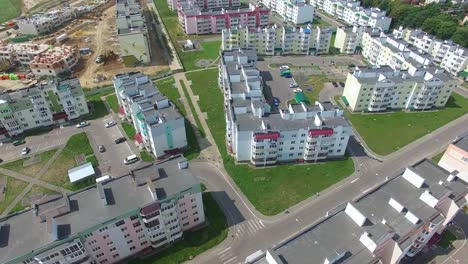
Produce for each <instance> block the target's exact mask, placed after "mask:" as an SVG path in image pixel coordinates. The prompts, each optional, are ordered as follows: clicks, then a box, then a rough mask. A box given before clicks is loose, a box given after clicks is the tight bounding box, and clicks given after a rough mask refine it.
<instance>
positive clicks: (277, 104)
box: [273, 97, 280, 106]
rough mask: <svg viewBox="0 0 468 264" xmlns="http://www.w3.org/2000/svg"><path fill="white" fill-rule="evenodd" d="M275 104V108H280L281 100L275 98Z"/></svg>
mask: <svg viewBox="0 0 468 264" xmlns="http://www.w3.org/2000/svg"><path fill="white" fill-rule="evenodd" d="M273 104H274V105H275V106H279V104H280V100H279V99H278V98H276V97H275V98H273Z"/></svg>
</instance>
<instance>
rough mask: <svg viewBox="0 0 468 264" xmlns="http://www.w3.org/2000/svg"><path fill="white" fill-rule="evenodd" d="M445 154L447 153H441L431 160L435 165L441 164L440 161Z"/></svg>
mask: <svg viewBox="0 0 468 264" xmlns="http://www.w3.org/2000/svg"><path fill="white" fill-rule="evenodd" d="M444 154H445V151H442V152H441V153H439V154H437V155H435V156H434V157H432V158H431V160H432V161H433V162H434V163H439V161H440V159H441V158H442V156H444Z"/></svg>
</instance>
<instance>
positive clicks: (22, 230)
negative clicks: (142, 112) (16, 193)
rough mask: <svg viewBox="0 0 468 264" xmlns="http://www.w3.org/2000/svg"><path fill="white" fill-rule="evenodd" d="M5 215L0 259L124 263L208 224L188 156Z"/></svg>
mask: <svg viewBox="0 0 468 264" xmlns="http://www.w3.org/2000/svg"><path fill="white" fill-rule="evenodd" d="M32 207H33V209H31V210H27V211H23V212H21V213H19V214H14V215H10V216H7V217H5V218H3V219H0V235H1V238H2V239H1V241H2V244H1V245H3V246H0V263H7V264H10V263H24V264H29V263H42V264H53V263H89V264H91V263H95V264H103V263H117V262H120V261H122V260H124V259H128V258H131V257H132V256H133V255H135V254H144V253H146V252H151V251H152V249H156V248H159V247H161V246H163V245H166V244H170V243H172V242H173V241H176V240H178V239H181V238H182V236H183V233H184V231H186V230H189V229H191V228H193V227H195V226H199V225H200V224H203V223H204V222H205V215H204V211H203V202H202V195H201V188H200V184H199V183H198V181H197V180H196V178H195V177H194V176H193V175H192V173H191V171H190V168H189V167H188V162H187V161H186V160H185V159H184V158H183V157H181V156H177V157H173V158H171V159H168V160H165V161H162V162H160V163H157V164H149V163H147V164H142V165H140V166H139V167H138V168H137V169H135V170H133V171H131V172H130V174H129V175H126V176H122V177H119V178H115V179H112V178H110V177H109V178H107V177H102V178H100V179H98V180H97V184H96V186H93V187H89V188H86V189H84V190H81V191H78V192H76V193H73V194H70V195H66V196H61V195H58V196H57V197H56V198H54V199H52V200H49V201H47V202H44V203H41V204H37V205H33V206H32Z"/></svg>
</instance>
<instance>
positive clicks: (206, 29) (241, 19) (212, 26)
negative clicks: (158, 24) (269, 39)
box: [178, 4, 270, 35]
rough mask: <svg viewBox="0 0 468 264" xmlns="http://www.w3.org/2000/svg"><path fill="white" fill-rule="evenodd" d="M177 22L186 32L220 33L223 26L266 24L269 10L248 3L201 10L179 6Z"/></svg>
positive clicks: (198, 33)
mask: <svg viewBox="0 0 468 264" xmlns="http://www.w3.org/2000/svg"><path fill="white" fill-rule="evenodd" d="M178 12H179V24H180V25H181V26H182V28H183V29H184V31H185V33H186V34H197V35H201V34H220V33H221V31H222V30H223V29H225V28H231V27H239V26H247V27H255V28H257V27H265V26H267V25H268V17H269V14H270V10H269V9H267V8H265V7H263V6H258V5H252V4H250V5H249V7H248V8H235V9H224V8H223V9H220V10H202V9H200V8H198V7H196V6H190V5H186V6H180V7H179V11H178Z"/></svg>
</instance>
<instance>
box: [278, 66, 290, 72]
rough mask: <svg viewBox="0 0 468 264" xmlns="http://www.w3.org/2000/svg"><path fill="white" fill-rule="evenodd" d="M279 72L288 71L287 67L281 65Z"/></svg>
mask: <svg viewBox="0 0 468 264" xmlns="http://www.w3.org/2000/svg"><path fill="white" fill-rule="evenodd" d="M280 70H281V71H282V70H289V66H288V65H281V67H280Z"/></svg>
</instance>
